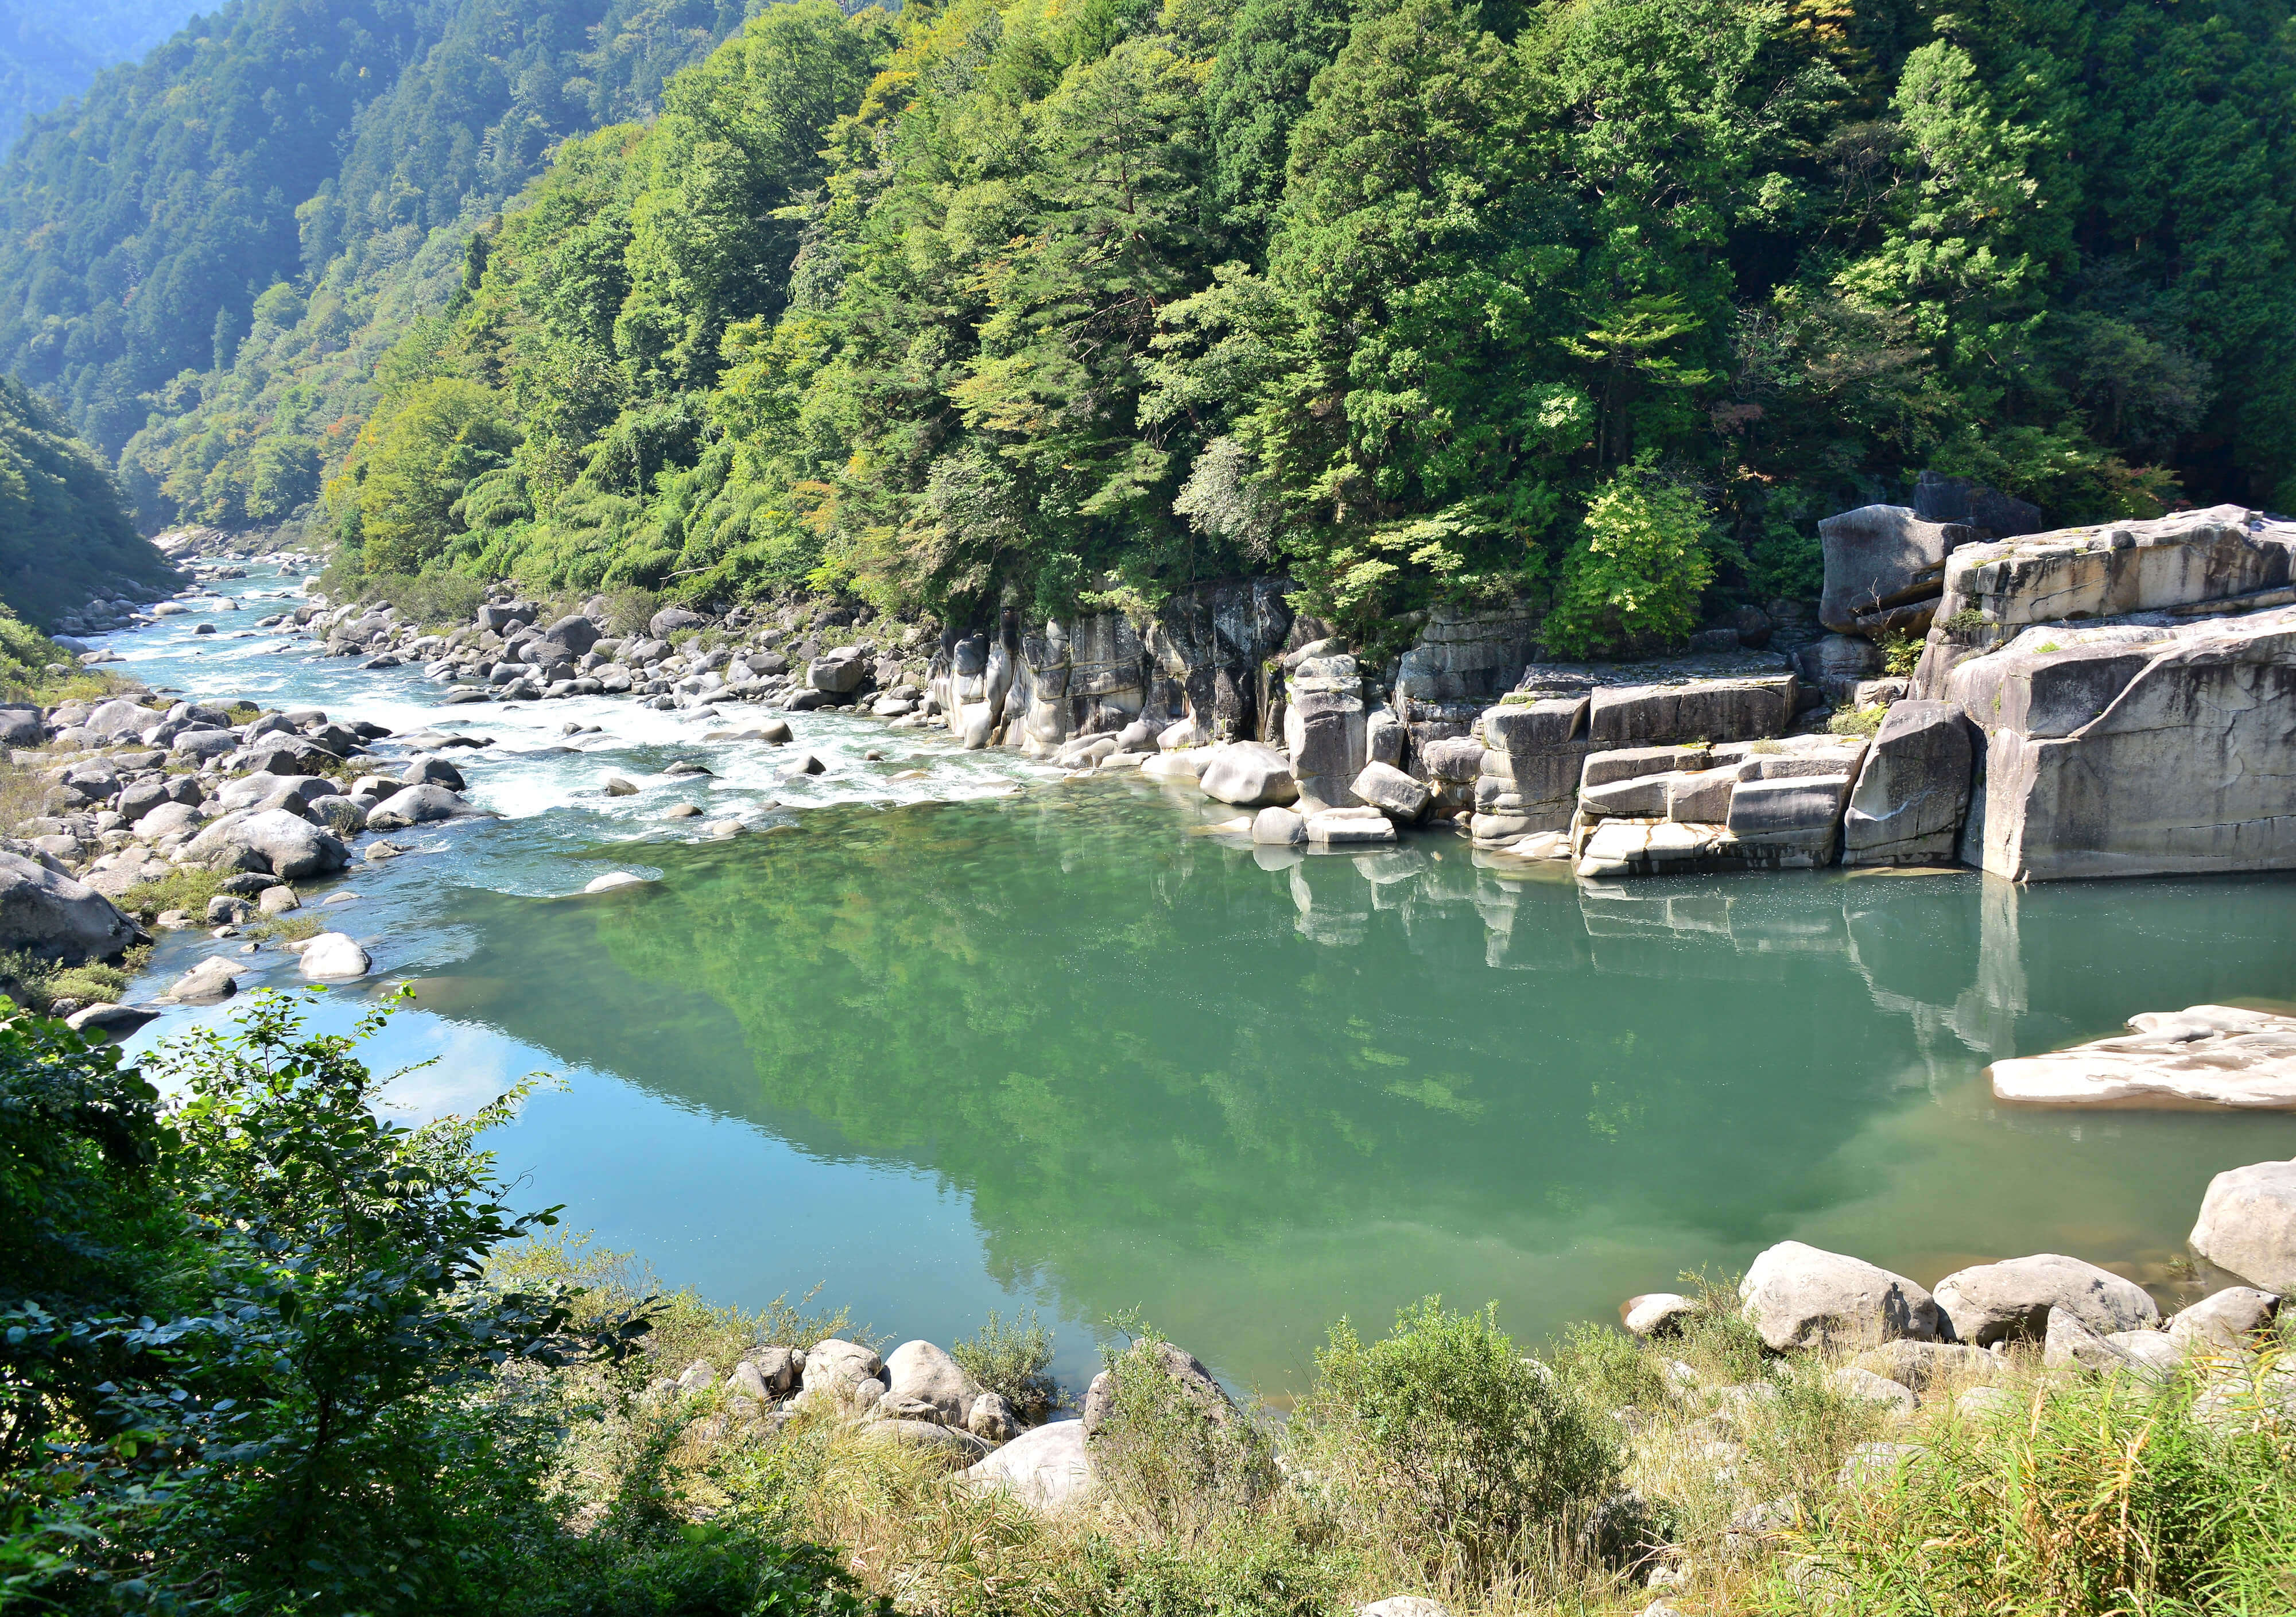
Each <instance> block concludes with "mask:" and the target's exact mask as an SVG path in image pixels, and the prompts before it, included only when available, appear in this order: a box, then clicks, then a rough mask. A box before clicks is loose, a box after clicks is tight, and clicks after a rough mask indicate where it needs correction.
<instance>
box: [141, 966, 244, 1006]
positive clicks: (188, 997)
mask: <svg viewBox="0 0 2296 1617" xmlns="http://www.w3.org/2000/svg"><path fill="white" fill-rule="evenodd" d="M242 969H244V968H242V967H241V966H239V965H235V964H233V963H232V962H231V961H229V960H227V959H225V958H224V956H221V955H210V956H209V957H208V958H207V959H205V960H202V961H201V962H200V963H199V964H197V965H195V966H193V968H192V969H191V970H190V971H188V972H185V973H184V974H183V975H182V976H180V977H178V978H176V981H175V985H174V986H173V987H171V988H170V989H168V991H167V993H165V994H164V995H162V996H161V997H162V998H165V999H172V1000H174V1001H176V1003H177V1004H179V1005H213V1004H214V1003H215V1002H216V1001H217V1000H218V999H228V998H230V997H232V996H233V995H234V994H236V993H237V992H239V973H240V972H241V971H242Z"/></svg>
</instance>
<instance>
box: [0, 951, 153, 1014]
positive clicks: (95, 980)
mask: <svg viewBox="0 0 2296 1617" xmlns="http://www.w3.org/2000/svg"><path fill="white" fill-rule="evenodd" d="M0 991H4V992H5V993H6V994H7V996H8V997H10V998H11V999H13V1000H14V1001H15V1002H16V1003H17V1004H18V1005H23V1006H25V1007H27V1008H28V1009H30V1010H34V1011H37V1012H39V1013H40V1014H42V1015H45V1014H47V1012H48V1008H49V1007H50V1006H51V1005H56V1004H58V1003H59V1002H61V1001H67V1000H76V1001H78V1003H79V1004H81V1005H94V1004H96V1003H98V1002H99V1001H101V1002H103V1003H106V1004H111V1003H115V1002H117V1001H118V999H119V997H120V996H121V995H122V994H124V993H126V992H127V972H125V971H122V970H121V969H120V968H119V966H116V965H105V964H102V962H101V961H94V960H91V961H89V962H87V963H86V964H84V965H65V964H61V963H60V962H58V961H54V960H49V959H45V958H44V957H42V956H38V955H35V954H32V953H30V952H29V951H27V950H23V949H17V950H12V951H11V952H10V953H8V954H4V955H0Z"/></svg>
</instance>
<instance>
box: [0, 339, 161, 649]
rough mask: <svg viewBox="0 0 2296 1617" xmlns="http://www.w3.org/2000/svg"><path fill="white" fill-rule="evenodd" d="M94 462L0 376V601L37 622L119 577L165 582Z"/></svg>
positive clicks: (156, 556)
mask: <svg viewBox="0 0 2296 1617" xmlns="http://www.w3.org/2000/svg"><path fill="white" fill-rule="evenodd" d="M169 575H170V569H169V567H168V562H167V560H166V558H164V557H163V556H161V555H160V553H159V552H158V551H157V550H155V549H153V548H152V543H151V541H150V540H148V539H146V538H143V536H142V535H141V534H139V533H137V532H136V531H135V525H134V524H133V523H132V522H130V521H128V520H127V511H126V510H125V509H124V508H123V507H122V506H121V505H120V503H119V490H118V489H117V488H114V487H113V486H112V481H111V474H110V473H109V472H106V471H105V470H104V468H103V465H102V463H101V462H100V461H98V460H96V459H95V457H94V456H92V455H90V454H89V453H88V450H87V448H86V446H85V445H83V444H80V443H78V442H76V441H75V440H74V439H72V438H71V437H70V435H69V434H68V433H67V432H66V431H64V429H63V428H62V426H61V424H60V423H58V422H57V421H56V419H55V417H54V416H53V415H52V414H51V413H50V412H49V410H48V409H47V407H46V406H45V405H43V404H42V403H41V402H40V401H39V400H38V399H37V398H34V397H33V395H32V393H31V392H30V390H29V389H27V388H25V387H24V386H23V384H22V383H21V382H17V381H16V380H15V379H14V378H12V377H8V376H0V601H5V602H6V603H8V605H9V606H10V607H12V608H13V609H14V610H15V611H16V612H18V613H19V614H20V615H21V616H22V617H24V618H26V619H28V620H30V621H31V622H34V623H38V624H47V623H52V622H53V621H54V620H55V619H56V617H57V616H58V614H59V613H61V612H63V611H65V610H67V609H69V608H70V607H73V606H77V605H78V604H79V603H81V602H83V601H85V600H86V599H87V598H88V596H89V595H90V594H91V593H93V592H94V590H96V589H97V588H99V587H111V586H115V585H117V584H118V583H119V582H120V581H121V580H123V579H135V580H140V581H142V582H144V583H148V584H154V585H158V584H163V583H166V582H168V579H169Z"/></svg>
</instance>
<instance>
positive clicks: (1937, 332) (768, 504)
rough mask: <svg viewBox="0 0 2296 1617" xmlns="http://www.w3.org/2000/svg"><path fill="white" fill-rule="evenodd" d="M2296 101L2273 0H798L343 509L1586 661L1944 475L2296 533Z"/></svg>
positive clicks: (557, 565) (374, 449) (504, 304)
mask: <svg viewBox="0 0 2296 1617" xmlns="http://www.w3.org/2000/svg"><path fill="white" fill-rule="evenodd" d="M863 51H865V52H866V53H869V54H870V55H872V56H873V58H874V60H875V62H876V63H877V65H878V67H879V68H880V71H879V72H878V74H877V76H876V78H874V80H873V82H872V83H871V85H870V86H869V88H868V89H867V91H866V92H865V94H851V95H849V99H848V100H847V101H846V103H844V106H843V107H842V109H841V110H842V111H844V114H845V115H844V116H843V117H841V118H839V119H836V120H835V121H834V122H832V123H831V124H830V125H829V126H828V127H827V132H826V134H825V135H824V137H823V139H822V140H820V141H816V139H815V138H814V136H813V135H811V134H810V133H809V132H807V130H809V127H810V126H811V124H812V123H813V122H814V121H815V120H816V119H818V118H819V117H820V115H821V114H820V111H819V110H818V103H817V101H816V102H800V101H799V100H797V99H793V98H792V96H791V92H790V91H788V90H787V89H785V88H784V86H787V85H789V84H790V83H791V82H793V81H794V82H799V83H802V84H803V85H804V86H806V87H807V89H808V91H811V92H814V93H816V94H817V93H818V92H819V91H820V90H822V89H823V88H824V87H825V86H827V85H828V84H829V83H831V82H832V80H834V81H835V82H838V83H840V84H851V85H855V86H857V85H858V83H859V82H860V79H859V75H858V72H857V66H856V65H854V64H855V62H856V61H857V58H856V53H858V52H863ZM831 58H833V59H834V61H835V62H836V63H837V65H836V66H835V67H834V68H830V67H816V66H813V65H810V64H812V63H813V62H816V60H824V61H825V60H828V59H831ZM2292 112H2296V34H2292V30H2291V28H2290V24H2289V15H2288V8H2287V7H2286V5H2285V4H2281V3H2279V0H2274V3H2272V4H2244V3H2238V4H2226V3H2224V0H2204V3H2203V4H2196V5H2191V6H2186V7H2182V8H2178V9H2177V10H2174V11H2170V10H2165V9H2163V8H2161V7H2159V6H2156V5H2152V4H2123V3H2121V0H2085V3H2081V4H2066V5H2064V6H2060V7H2054V8H2047V9H2040V10H2037V9H2035V8H2030V7H2022V6H2013V5H1994V4H1980V5H1979V6H1977V7H1976V8H1975V9H1966V8H1961V9H1956V10H1954V11H1952V12H1943V11H1937V10H1932V9H1929V8H1925V7H1923V6H1921V5H1918V4H1892V3H1890V0H1867V3H1866V4H1857V5H1854V6H1853V5H1842V6H1829V7H1820V6H1815V5H1813V6H1804V7H1800V8H1792V7H1787V6H1784V5H1771V4H1746V3H1743V0H1577V3H1575V4H1551V5H1545V6H1538V7H1533V8H1529V9H1520V8H1515V7H1513V6H1510V5H1508V4H1505V3H1504V0H1488V3H1487V4H1469V5H1466V6H1464V8H1463V7H1461V6H1460V5H1459V4H1455V0H1396V3H1394V4H1380V3H1377V0H1374V3H1372V4H1362V5H1359V6H1358V7H1357V8H1356V9H1354V10H1353V11H1349V10H1348V9H1347V8H1346V7H1344V6H1343V5H1342V4H1340V3H1339V0H1241V4H1237V5H1235V6H1234V7H1233V8H1230V7H1228V6H1225V5H1221V4H1215V3H1212V0H1198V3H1195V4H1190V3H1187V0H1169V4H1165V5H1163V6H1162V8H1161V9H1158V8H1157V7H1156V6H1155V5H1153V4H1148V3H1147V0H1091V3H1089V4H1082V5H1054V4H1046V0H1009V3H1007V4H996V0H957V3H956V4H949V5H946V6H936V7H931V8H928V7H922V6H912V7H910V8H908V9H907V10H906V11H905V12H903V13H902V14H901V15H900V16H899V17H898V20H895V19H888V18H885V17H883V16H881V15H879V14H876V13H873V12H865V13H863V14H861V15H859V16H857V17H856V18H855V19H853V20H852V21H849V22H846V23H843V24H837V23H834V22H833V21H832V14H831V13H830V12H829V11H828V9H827V8H826V7H825V5H824V6H823V7H822V8H821V9H819V10H810V9H808V8H807V7H804V6H797V7H791V8H786V10H785V11H783V12H775V14H774V15H773V16H771V17H769V18H767V19H766V20H765V21H762V22H761V23H759V24H756V25H753V26H752V29H751V30H750V33H749V34H748V35H747V36H746V37H744V38H743V39H742V41H741V42H739V43H738V44H735V45H728V46H727V47H726V48H725V49H724V50H722V51H721V52H720V53H718V54H717V56H716V57H714V58H713V59H712V60H711V62H709V64H707V65H706V66H704V67H701V68H698V69H695V70H692V71H691V72H690V73H689V74H688V75H686V76H685V77H684V78H680V79H679V80H676V81H675V82H674V83H673V85H672V86H671V88H670V91H669V94H668V102H667V110H666V111H665V112H664V114H663V116H662V117H661V118H660V120H659V121H658V122H656V123H654V124H653V125H652V126H650V127H646V128H644V129H638V128H624V129H615V130H610V131H607V132H605V133H603V134H601V135H595V136H593V137H591V138H589V139H586V140H584V141H580V142H577V143H573V144H570V145H569V146H567V147H566V148H565V149H564V150H563V151H562V152H561V153H560V156H559V159H558V160H557V162H556V163H555V165H554V166H553V168H552V170H551V172H550V173H549V174H547V175H546V176H544V177H543V178H542V179H540V180H539V181H537V183H536V185H535V186H534V187H533V188H532V189H531V190H530V191H529V193H528V194H527V195H526V196H525V197H524V198H522V199H521V201H520V202H519V203H518V205H517V206H516V207H514V208H513V209H510V210H509V211H508V212H507V213H506V214H505V215H504V218H502V220H501V221H500V222H499V223H498V224H489V225H488V226H486V227H485V228H484V229H482V230H481V231H480V232H479V233H478V234H477V236H476V237H475V238H474V240H473V243H472V246H471V250H470V252H469V254H468V255H467V256H466V259H465V278H464V283H463V290H462V291H459V292H458V293H457V294H456V297H455V307H454V308H453V310H452V311H451V314H450V316H448V317H447V318H443V319H439V320H435V321H426V322H418V323H416V324H414V325H412V326H410V327H409V328H408V329H407V331H406V334H405V335H404V336H403V337H402V338H401V339H400V340H399V341H398V346H397V347H396V348H395V349H394V350H393V352H392V354H391V356H390V357H389V361H388V362H387V363H386V365H384V367H383V374H384V377H385V381H384V403H383V406H382V407H381V409H380V410H379V411H378V413H377V415H375V417H374V419H373V420H372V421H371V422H370V423H368V424H367V425H366V427H365V430H364V431H363V433H362V435H361V437H360V439H359V440H358V442H357V446H356V447H354V449H353V451H352V453H351V455H350V457H349V460H348V465H347V468H346V470H345V471H344V472H342V473H341V474H340V476H338V477H337V478H335V480H333V482H332V485H331V493H330V496H329V501H330V507H331V511H332V515H333V517H334V519H335V520H336V521H338V522H339V524H340V532H341V534H342V535H343V537H344V538H347V539H348V540H349V541H351V542H352V543H354V544H357V545H361V546H364V553H365V564H366V565H367V566H368V567H370V568H372V569H376V570H407V569H411V568H414V567H417V566H422V565H437V564H441V563H445V564H452V565H458V566H463V567H469V568H473V569H477V570H486V571H497V570H504V569H512V568H515V569H517V570H519V571H521V573H522V574H524V575H526V576H529V577H530V578H532V579H535V580H536V581H537V582H539V583H553V584H562V585H570V586H578V587H587V586H589V585H592V584H596V583H612V582H633V583H639V584H644V585H649V586H654V587H670V588H673V589H683V590H686V591H690V592H694V593H711V592H715V593H719V594H724V593H729V592H734V591H738V590H742V589H748V588H755V587H768V586H773V585H781V584H788V583H791V582H794V581H797V580H799V579H810V580H812V581H813V582H815V583H816V584H828V585H834V586H840V587H851V588H854V589H857V590H860V591H862V592H864V593H866V594H869V595H877V596H882V597H889V598H891V597H905V598H909V599H914V600H917V601H921V602H922V603H928V604H931V605H935V606H939V607H942V608H944V609H947V610H950V611H955V612H964V611H971V610H975V609H977V608H978V607H979V606H980V604H982V603H986V602H988V601H990V600H993V599H997V598H1004V599H1008V600H1017V601H1021V602H1024V603H1033V604H1034V605H1035V606H1037V607H1039V608H1044V609H1050V608H1054V607H1056V606H1060V605H1063V604H1067V603H1074V602H1077V601H1085V602H1095V601H1101V602H1123V601H1130V600H1139V599H1148V598H1152V597H1154V596H1155V595H1157V594H1158V593H1159V592H1160V591H1161V590H1163V589H1166V588H1168V587H1170V586H1171V585H1172V584H1173V583H1175V582H1177V581H1178V580H1180V579H1185V578H1187V577H1191V576H1201V575H1205V574H1209V573H1218V572H1226V571H1233V570H1239V569H1250V568H1269V567H1275V566H1279V565H1280V566H1282V567H1284V568H1286V569H1288V570H1290V571H1292V574H1293V575H1294V576H1295V577H1297V578H1299V579H1300V580H1301V581H1302V582H1303V583H1304V584H1306V585H1307V586H1308V587H1309V588H1310V590H1311V592H1312V596H1313V598H1314V599H1316V601H1318V602H1319V603H1320V604H1321V605H1322V607H1323V608H1324V610H1325V611H1326V612H1329V613H1332V614H1335V615H1338V616H1340V617H1341V618H1345V619H1349V620H1356V621H1357V622H1358V623H1360V624H1362V625H1364V626H1368V625H1370V624H1371V623H1372V622H1373V621H1374V620H1380V619H1382V618H1386V617H1390V616H1392V615H1393V614H1396V613H1398V612H1403V611H1404V610H1406V609H1407V608H1410V607H1413V606H1415V605H1417V604H1420V603H1423V602H1425V601H1426V600H1428V599H1430V598H1431V597H1433V596H1435V595H1447V596H1451V597H1456V598H1464V599H1472V598H1475V597H1479V596H1494V595H1504V594H1509V593H1513V592H1518V591H1521V590H1525V589H1529V590H1532V591H1536V592H1544V593H1546V594H1548V595H1551V597H1552V599H1553V602H1554V607H1555V612H1554V617H1553V618H1552V619H1551V620H1550V639H1551V640H1552V641H1554V643H1555V644H1561V645H1565V646H1570V647H1575V648H1578V649H1587V648H1589V647H1593V646H1596V645H1600V644H1604V643H1606V642H1609V641H1612V640H1615V639H1616V638H1617V637H1618V636H1619V635H1620V633H1621V632H1622V631H1624V630H1626V629H1629V628H1635V627H1637V626H1639V627H1642V628H1660V629H1661V630H1663V629H1665V628H1669V627H1670V626H1673V625H1677V624H1679V623H1682V622H1684V621H1685V620H1686V617H1687V614H1688V613H1689V612H1690V610H1691V601H1692V598H1693V597H1694V596H1695V595H1696V594H1697V592H1698V589H1699V587H1701V586H1702V584H1704V583H1705V582H1706V581H1707V580H1708V579H1710V578H1711V579H1714V580H1715V581H1716V582H1717V583H1718V585H1719V586H1720V587H1722V588H1724V589H1725V590H1729V591H1734V590H1741V589H1743V590H1745V591H1749V592H1757V593H1759V592H1767V591H1778V590H1784V591H1788V592H1797V591H1808V589H1810V588H1811V587H1812V585H1813V584H1814V582H1815V573H1814V566H1815V555H1816V546H1815V540H1814V537H1813V535H1812V529H1811V524H1812V522H1813V521H1814V520H1815V519H1816V517H1817V516H1820V515H1822V514H1824V513H1826V512H1827V511H1830V510H1833V509H1838V508H1840V507H1841V506H1842V505H1846V504H1849V503H1852V502H1855V501H1857V500H1861V499H1866V498H1872V497H1877V496H1883V495H1888V494H1891V493H1901V492H1902V490H1903V489H1904V488H1905V485H1906V483H1907V481H1908V480H1909V479H1910V478H1911V476H1912V474H1913V473H1914V472H1915V471H1917V470H1919V469H1921V468H1923V467H1924V466H1930V467H1936V468H1939V469H1942V470H1948V471H1953V472H1965V473H1970V474H1974V475H1976V476H1980V477H1982V478H1983V479H1985V480H1988V481H1989V482H1992V483H1994V484H1996V485H1997V486H1999V487H2001V488H2005V489H2008V490H2010V491H2012V492H2014V493H2017V494H2020V495H2023V496H2026V497H2030V498H2032V499H2034V500H2037V501H2038V502H2039V503H2040V504H2041V505H2043V506H2044V507H2045V508H2046V509H2047V510H2048V511H2049V512H2050V513H2053V514H2054V515H2056V516H2059V517H2061V518H2063V519H2066V520H2078V519H2080V518H2085V517H2090V516H2098V515H2106V514H2112V513H2144V512H2150V511H2155V510H2158V509H2159V508H2160V507H2161V504H2162V503H2164V502H2168V501H2171V500H2173V499H2175V498H2177V497H2180V495H2181V496H2189V497H2200V498H2219V497H2231V498H2241V499H2247V500H2251V501H2256V502H2259V503H2266V502H2276V503H2277V504H2279V505H2284V506H2285V505H2296V482H2292V473H2296V408H2292V403H2296V401H2292V399H2291V397H2290V390H2291V385H2292V384H2291V377H2292V375H2296V365H2292V363H2291V361H2292V357H2296V356H2292V354H2291V347H2292V342H2296V337H2292V332H2296V318H2292V317H2296V277H2292V275H2291V273H2290V268H2291V265H2290V246H2291V235H2290V233H2291V219H2292V209H2291V204H2292V202H2296V145H2292V140H2291V131H2290V127H2289V123H2290V118H2291V114H2292ZM793 125H798V126H805V127H806V129H799V128H793V127H792V126H793ZM816 144H821V145H823V146H824V149H825V150H826V151H827V152H829V154H830V155H829V160H828V166H827V169H826V172H825V173H823V172H820V171H819V170H818V169H817V168H816V161H815V160H814V159H813V158H812V157H811V156H810V152H812V150H813V149H814V147H815V146H816ZM785 198H789V199H801V200H799V201H798V202H797V204H796V205H795V206H793V207H785V206H783V205H782V204H783V201H784V199H785ZM792 247H793V248H794V250H793V251H792V250H791V249H792ZM1622 602H1625V603H1632V604H1630V605H1628V607H1626V608H1623V609H1622V607H1621V604H1620V603H1622ZM1622 610H1623V611H1624V612H1626V618H1622V617H1621V612H1622ZM1628 619H1631V620H1632V621H1628Z"/></svg>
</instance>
